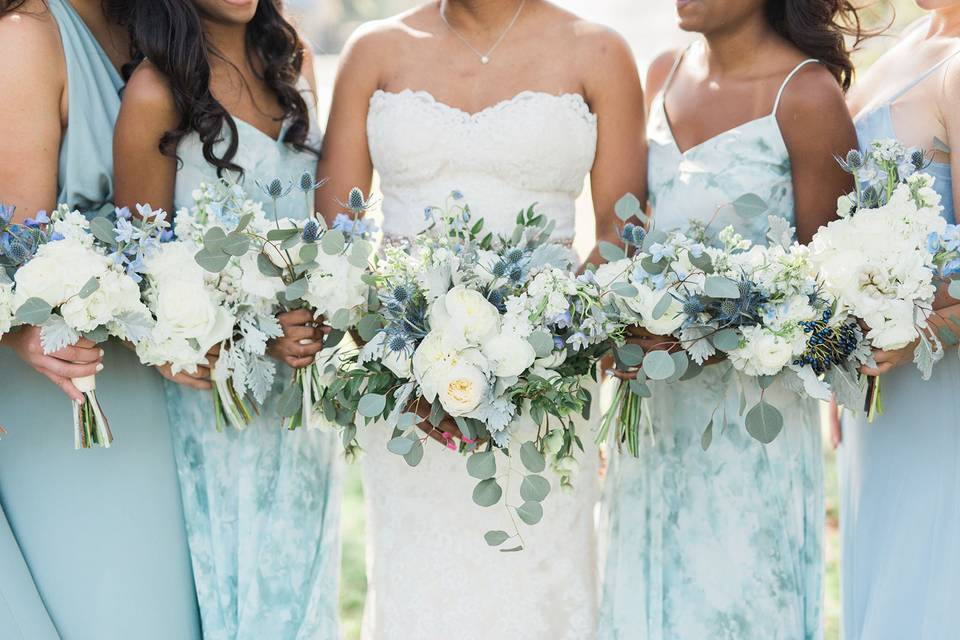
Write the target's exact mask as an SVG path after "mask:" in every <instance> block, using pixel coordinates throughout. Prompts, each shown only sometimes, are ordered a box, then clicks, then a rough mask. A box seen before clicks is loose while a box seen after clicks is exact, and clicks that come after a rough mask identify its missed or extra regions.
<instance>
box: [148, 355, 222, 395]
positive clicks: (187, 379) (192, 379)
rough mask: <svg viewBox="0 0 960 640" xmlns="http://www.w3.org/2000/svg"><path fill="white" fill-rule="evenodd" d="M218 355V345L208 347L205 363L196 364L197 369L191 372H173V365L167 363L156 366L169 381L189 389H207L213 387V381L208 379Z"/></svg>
mask: <svg viewBox="0 0 960 640" xmlns="http://www.w3.org/2000/svg"><path fill="white" fill-rule="evenodd" d="M219 357H220V345H219V344H216V345H214V346H213V347H212V348H211V349H210V351H208V352H207V364H206V365H202V364H200V365H197V370H196V371H194V372H193V373H190V372H189V371H179V372H177V373H174V372H173V366H172V365H169V364H164V365H161V366H159V367H157V371H159V372H160V375H162V376H163V377H164V378H166V379H167V380H169V381H170V382H176V383H177V384H181V385H183V386H185V387H190V388H191V389H199V390H200V391H208V390H210V389H211V388H212V387H213V383H212V382H211V381H210V380H211V378H210V376H211V373H212V371H213V369H214V367H216V366H217V359H218V358H219Z"/></svg>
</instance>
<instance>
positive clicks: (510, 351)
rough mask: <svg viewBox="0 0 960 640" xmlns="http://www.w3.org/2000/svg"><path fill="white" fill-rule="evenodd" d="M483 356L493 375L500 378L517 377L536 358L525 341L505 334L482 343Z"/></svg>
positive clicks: (531, 347) (534, 352)
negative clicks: (487, 361) (488, 362)
mask: <svg viewBox="0 0 960 640" xmlns="http://www.w3.org/2000/svg"><path fill="white" fill-rule="evenodd" d="M483 355H484V356H486V358H487V359H488V360H489V361H490V366H491V367H492V369H493V373H494V375H496V376H499V377H501V378H511V377H514V376H519V375H520V374H521V373H523V372H524V371H526V370H527V369H528V368H529V367H530V365H532V364H533V361H534V360H535V359H536V357H537V354H536V351H534V349H533V346H532V345H531V344H530V343H529V342H528V341H527V340H525V339H523V338H520V337H519V336H516V335H514V334H510V333H505V332H501V333H499V334H498V335H496V336H494V337H492V338H490V339H489V340H487V341H486V342H485V343H484V345H483Z"/></svg>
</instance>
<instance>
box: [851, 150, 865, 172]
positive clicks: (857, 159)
mask: <svg viewBox="0 0 960 640" xmlns="http://www.w3.org/2000/svg"><path fill="white" fill-rule="evenodd" d="M862 166H863V154H862V153H860V152H859V151H858V150H856V149H852V150H850V151H848V152H847V167H849V168H850V169H859V168H861V167H862Z"/></svg>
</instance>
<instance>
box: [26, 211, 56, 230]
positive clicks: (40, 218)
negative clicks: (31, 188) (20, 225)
mask: <svg viewBox="0 0 960 640" xmlns="http://www.w3.org/2000/svg"><path fill="white" fill-rule="evenodd" d="M49 223H50V216H48V215H47V212H46V211H44V210H43V209H40V211H37V215H36V216H34V217H33V218H27V219H26V220H25V221H24V224H25V225H26V226H28V227H30V228H31V229H37V228H39V227H41V226H43V225H45V224H49Z"/></svg>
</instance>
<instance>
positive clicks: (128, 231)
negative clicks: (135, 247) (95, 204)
mask: <svg viewBox="0 0 960 640" xmlns="http://www.w3.org/2000/svg"><path fill="white" fill-rule="evenodd" d="M135 233H136V229H135V228H134V226H133V225H132V224H131V223H130V220H129V218H117V224H116V227H115V229H114V235H115V236H116V238H117V242H121V243H126V242H133V241H134V235H135Z"/></svg>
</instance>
